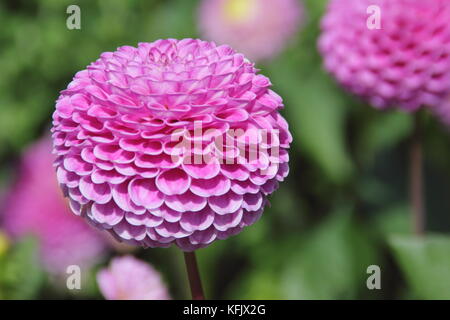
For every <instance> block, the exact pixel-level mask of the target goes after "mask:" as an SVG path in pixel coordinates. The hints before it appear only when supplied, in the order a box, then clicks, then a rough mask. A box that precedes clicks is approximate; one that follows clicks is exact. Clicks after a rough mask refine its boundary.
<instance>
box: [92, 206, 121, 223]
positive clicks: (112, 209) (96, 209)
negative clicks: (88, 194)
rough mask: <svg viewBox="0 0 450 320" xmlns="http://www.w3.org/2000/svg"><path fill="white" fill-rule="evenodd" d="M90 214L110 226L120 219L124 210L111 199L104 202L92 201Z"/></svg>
mask: <svg viewBox="0 0 450 320" xmlns="http://www.w3.org/2000/svg"><path fill="white" fill-rule="evenodd" d="M91 214H92V216H93V217H94V219H95V220H96V221H97V222H98V223H102V224H106V225H108V226H110V227H112V226H115V225H117V224H118V223H119V222H120V221H122V219H123V217H124V215H125V212H124V211H123V210H122V209H120V208H119V207H118V206H117V205H116V204H115V203H114V202H113V201H111V202H108V203H106V204H99V203H94V204H93V205H92V208H91Z"/></svg>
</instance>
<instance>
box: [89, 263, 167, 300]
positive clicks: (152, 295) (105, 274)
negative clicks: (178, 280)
mask: <svg viewBox="0 0 450 320" xmlns="http://www.w3.org/2000/svg"><path fill="white" fill-rule="evenodd" d="M97 282H98V285H99V288H100V291H101V292H102V294H103V296H104V297H105V298H106V299H107V300H168V299H170V297H169V294H168V292H167V288H166V286H165V285H164V283H163V282H162V280H161V276H160V274H159V273H158V272H157V271H156V270H155V269H154V268H153V267H152V266H151V265H149V264H147V263H145V262H143V261H140V260H138V259H136V258H134V257H132V256H124V257H118V258H114V259H113V260H112V261H111V264H110V265H109V267H108V268H105V269H102V270H100V271H99V273H98V275H97Z"/></svg>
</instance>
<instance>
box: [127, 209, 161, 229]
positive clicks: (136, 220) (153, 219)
mask: <svg viewBox="0 0 450 320" xmlns="http://www.w3.org/2000/svg"><path fill="white" fill-rule="evenodd" d="M125 219H126V221H127V222H128V223H129V224H131V225H133V226H145V227H148V228H154V227H157V226H159V225H160V224H161V223H163V221H164V219H163V218H161V217H157V216H154V215H152V214H151V213H148V212H147V213H145V214H139V215H137V214H134V213H132V212H127V213H126V214H125Z"/></svg>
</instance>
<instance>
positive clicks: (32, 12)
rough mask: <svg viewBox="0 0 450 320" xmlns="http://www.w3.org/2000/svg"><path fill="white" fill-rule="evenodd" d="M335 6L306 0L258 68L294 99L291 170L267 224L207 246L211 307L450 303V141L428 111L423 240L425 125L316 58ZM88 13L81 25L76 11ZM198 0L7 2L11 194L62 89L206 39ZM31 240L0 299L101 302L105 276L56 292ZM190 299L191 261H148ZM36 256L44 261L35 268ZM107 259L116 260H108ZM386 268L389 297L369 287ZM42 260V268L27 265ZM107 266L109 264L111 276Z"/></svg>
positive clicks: (14, 255)
mask: <svg viewBox="0 0 450 320" xmlns="http://www.w3.org/2000/svg"><path fill="white" fill-rule="evenodd" d="M326 2H327V1H326V0H307V1H305V5H306V8H307V20H306V22H305V24H304V28H303V29H302V31H301V32H299V33H298V34H297V35H296V37H295V38H294V39H293V41H292V42H291V44H290V45H289V46H288V47H287V48H286V50H285V51H284V52H283V53H282V54H281V55H280V56H279V57H277V58H276V59H275V60H273V61H270V62H266V63H263V64H259V65H258V68H260V69H261V72H262V73H263V74H265V75H267V76H269V77H270V78H271V80H272V83H273V84H274V89H275V90H276V91H277V92H278V93H279V94H280V95H281V96H282V97H283V98H284V101H285V106H286V108H285V110H283V114H284V115H285V116H286V118H287V120H288V122H289V123H290V128H291V131H292V133H293V135H294V143H293V145H292V150H291V153H290V156H291V162H290V166H291V173H290V176H289V178H288V179H287V181H286V182H285V183H284V184H282V186H281V188H280V190H279V191H278V192H276V193H275V194H274V196H273V197H272V199H271V202H272V206H271V208H269V209H268V210H266V212H265V213H264V215H263V218H262V219H261V220H260V221H259V222H258V223H257V224H256V225H254V226H252V227H250V228H248V229H247V230H245V231H244V232H242V233H241V234H240V235H238V236H235V237H233V238H232V239H229V240H227V241H218V242H216V243H215V244H213V245H211V246H210V247H208V248H206V249H202V250H200V251H199V253H198V255H199V260H200V266H201V271H202V275H203V278H204V282H205V287H206V292H207V296H208V297H210V298H219V299H220V298H233V299H240V298H245V299H257V298H262V299H409V298H419V299H448V298H450V285H449V284H450V237H449V236H448V232H449V231H450V214H449V210H450V197H448V194H449V192H450V166H449V164H450V148H449V147H450V139H449V135H448V132H447V130H446V129H445V128H443V127H442V126H440V125H439V124H438V122H437V121H436V120H435V119H433V118H432V117H431V116H430V115H428V114H423V115H422V116H423V118H424V122H425V125H426V130H425V139H424V143H425V173H426V188H427V192H426V198H427V214H428V218H427V219H428V220H427V221H428V224H427V230H428V231H429V234H428V235H427V236H426V237H425V238H424V239H418V238H416V237H414V236H412V235H411V234H410V231H409V230H410V229H411V228H410V225H409V209H408V199H407V168H408V166H407V161H408V159H407V157H408V137H409V135H410V133H411V130H412V117H411V116H410V115H408V114H404V113H400V112H396V111H390V112H379V111H376V110H374V109H373V108H371V107H370V106H367V105H365V104H364V103H363V102H361V101H360V100H358V99H356V98H354V97H352V96H350V95H348V94H347V93H345V92H344V91H343V90H342V89H341V88H339V87H338V86H337V85H336V84H335V83H334V82H333V80H332V79H331V78H330V77H329V76H328V75H327V74H326V73H325V72H324V71H323V70H322V67H321V58H320V56H319V54H318V52H317V50H316V42H317V37H318V35H319V27H318V24H319V20H320V17H321V16H322V14H323V10H324V8H325V5H326ZM71 4H77V5H79V6H80V8H81V23H82V29H81V30H68V29H67V28H66V18H67V14H66V8H67V6H68V5H71ZM197 6H198V1H194V0H145V1H144V0H128V1H123V0H97V1H92V0H89V1H88V0H86V1H76V0H39V1H38V0H3V1H1V2H0V187H1V188H5V189H6V188H7V187H8V186H9V185H10V184H11V183H12V182H13V180H14V176H15V168H16V166H15V164H16V162H17V159H19V157H20V153H21V152H22V151H23V149H24V148H25V147H26V146H27V145H28V144H30V143H32V142H33V141H34V140H35V139H37V138H38V137H40V136H42V134H44V133H45V132H47V130H48V128H49V125H50V119H51V113H52V111H53V109H54V102H55V100H56V98H57V96H58V92H59V91H60V90H62V89H63V88H65V86H66V85H67V83H68V82H69V81H70V80H71V78H72V76H73V75H74V73H75V72H76V71H78V70H81V69H83V68H85V66H86V65H87V64H89V63H90V62H91V61H93V60H95V59H96V58H97V57H98V55H99V54H100V53H101V52H104V51H113V50H115V48H116V47H118V46H121V45H125V44H128V45H136V44H137V42H141V41H148V42H151V41H154V40H156V39H159V38H168V37H170V38H184V37H199V35H198V31H197V27H196V10H197ZM35 246H36V244H33V240H32V239H26V240H24V241H23V242H21V243H18V244H15V245H13V246H12V247H11V248H10V249H8V250H7V251H6V252H5V253H3V254H2V255H0V298H24V299H25V298H26V299H28V298H80V297H81V298H101V296H100V295H99V292H98V290H97V289H96V287H95V281H94V280H93V279H94V278H93V277H92V278H91V280H90V284H89V286H88V288H90V289H86V290H83V291H82V292H81V293H77V294H76V295H73V294H71V293H67V292H65V291H61V290H57V289H54V288H52V284H51V282H50V281H48V279H46V277H45V275H44V274H43V271H42V270H41V268H40V267H39V265H38V262H37V260H36V259H34V255H35V252H36V250H37V249H36V247H35ZM136 255H138V256H139V257H141V258H143V259H146V260H148V261H150V262H151V263H152V264H154V265H155V266H156V268H157V269H158V270H159V271H160V272H161V273H162V274H163V276H164V277H165V280H166V282H167V283H168V285H169V288H170V291H171V294H172V295H173V296H174V297H175V298H187V297H188V292H187V289H186V288H187V283H186V280H185V275H184V265H183V261H182V256H181V253H180V252H179V251H178V250H177V249H175V248H172V249H151V250H146V251H144V250H141V251H138V252H136ZM33 261H34V262H33ZM106 263H107V261H104V264H106ZM372 264H375V265H379V266H380V267H381V270H382V289H381V290H372V291H370V290H368V289H367V287H366V279H367V277H368V276H369V275H368V274H367V273H366V269H367V267H368V266H369V265H372ZM29 265H34V266H36V267H34V268H32V271H30V270H29V268H28V267H27V268H28V269H26V270H25V269H24V268H25V266H29ZM99 267H100V266H98V267H97V268H99Z"/></svg>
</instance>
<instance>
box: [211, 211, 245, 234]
mask: <svg viewBox="0 0 450 320" xmlns="http://www.w3.org/2000/svg"><path fill="white" fill-rule="evenodd" d="M242 215H243V210H242V209H239V210H238V211H236V212H234V213H232V214H224V215H219V214H218V215H216V216H215V218H214V227H215V228H216V229H217V230H219V231H226V230H228V229H231V228H234V227H236V226H237V225H238V224H239V223H240V222H241V220H242Z"/></svg>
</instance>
